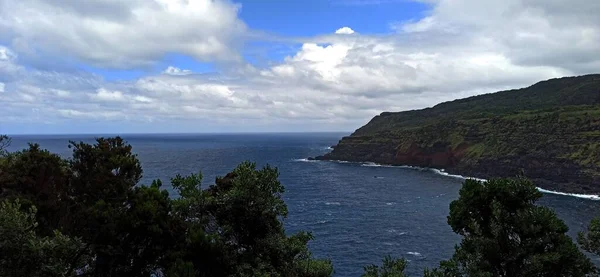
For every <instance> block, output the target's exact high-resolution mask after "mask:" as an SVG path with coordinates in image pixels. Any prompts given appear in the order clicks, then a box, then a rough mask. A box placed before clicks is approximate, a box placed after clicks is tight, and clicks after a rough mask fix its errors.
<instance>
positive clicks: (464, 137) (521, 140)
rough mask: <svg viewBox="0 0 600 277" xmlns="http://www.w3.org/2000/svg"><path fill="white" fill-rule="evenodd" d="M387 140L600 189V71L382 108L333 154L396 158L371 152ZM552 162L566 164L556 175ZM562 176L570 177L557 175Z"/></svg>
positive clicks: (464, 164)
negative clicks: (418, 105)
mask: <svg viewBox="0 0 600 277" xmlns="http://www.w3.org/2000/svg"><path fill="white" fill-rule="evenodd" d="M361 144H364V145H365V147H362V148H361V147H360V145H361ZM386 144H393V145H394V147H393V148H389V147H388V148H386V149H387V150H385V151H387V152H390V150H389V149H394V150H391V151H397V153H404V152H406V151H409V148H410V149H413V148H414V147H415V145H417V146H418V148H419V149H421V150H422V151H424V152H435V151H460V152H461V154H460V156H461V158H460V162H459V163H458V164H456V165H453V167H454V168H455V169H456V171H458V172H459V173H471V172H472V173H473V174H477V175H481V177H490V176H489V175H508V176H511V175H512V176H514V174H516V172H518V171H519V170H523V169H527V170H529V172H531V175H532V177H534V178H538V179H544V177H543V176H550V177H549V178H552V179H553V180H554V181H556V182H557V183H559V184H558V185H557V184H553V185H549V187H550V188H555V189H562V187H560V183H563V184H564V183H568V182H572V180H575V182H577V183H580V184H579V185H575V186H577V187H578V188H577V189H575V190H576V191H579V192H581V191H590V190H594V191H600V187H598V188H596V186H597V185H596V183H597V182H598V181H600V178H597V177H599V176H600V172H599V171H598V169H599V168H600V75H586V76H579V77H567V78H560V79H551V80H547V81H543V82H539V83H537V84H535V85H533V86H530V87H528V88H523V89H518V90H509V91H502V92H497V93H492V94H486V95H480V96H475V97H470V98H465V99H460V100H455V101H451V102H446V103H442V104H439V105H437V106H435V107H433V108H428V109H423V110H415V111H408V112H398V113H389V112H386V113H382V114H381V115H379V116H376V117H375V118H373V119H372V120H371V121H370V122H369V123H368V124H367V125H365V126H363V127H361V128H360V129H358V130H356V131H355V132H354V133H353V134H352V135H351V137H350V138H345V139H343V140H342V141H341V142H340V145H339V146H338V147H336V150H334V151H333V153H332V154H331V155H330V157H329V158H333V159H335V158H336V157H349V156H351V155H353V153H349V152H352V151H355V152H356V153H357V154H356V155H354V157H352V159H353V160H361V159H363V158H361V157H360V156H361V155H362V156H363V157H364V159H369V160H372V161H379V162H390V158H389V157H390V156H389V155H386V156H385V157H386V158H385V159H384V158H380V159H378V157H383V156H382V155H383V154H375V155H367V156H365V152H366V150H365V148H368V147H371V148H373V149H374V148H375V147H377V146H378V145H379V146H380V145H386ZM411 147H412V148H411ZM356 149H362V150H360V151H359V150H356ZM382 149H383V148H382ZM445 149H447V150H445ZM413 150H414V149H413ZM413 150H410V151H413ZM344 151H345V152H347V153H343V152H344ZM374 151H376V150H374ZM381 151H383V150H381ZM336 152H337V153H336ZM359 152H360V153H359ZM371 154H372V153H371ZM391 154H393V155H395V154H396V153H391ZM546 167H553V168H554V169H556V168H558V169H559V171H560V169H561V168H562V167H564V168H568V170H564V171H560V172H561V173H560V174H555V173H553V172H549V170H554V169H547V168H546ZM554 172H556V170H554ZM561 176H565V179H564V180H557V179H563V178H562V177H561ZM499 177H500V176H499ZM567 177H568V178H570V179H571V181H569V180H567V179H568V178H567ZM581 183H583V184H581ZM569 185H570V186H574V185H573V184H569ZM566 190H569V189H566Z"/></svg>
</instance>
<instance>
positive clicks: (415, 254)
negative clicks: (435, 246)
mask: <svg viewBox="0 0 600 277" xmlns="http://www.w3.org/2000/svg"><path fill="white" fill-rule="evenodd" d="M406 254H408V255H413V256H421V253H419V252H406Z"/></svg>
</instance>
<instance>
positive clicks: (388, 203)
mask: <svg viewBox="0 0 600 277" xmlns="http://www.w3.org/2000/svg"><path fill="white" fill-rule="evenodd" d="M385 204H386V205H388V206H391V205H394V204H396V203H395V202H387V203H385Z"/></svg>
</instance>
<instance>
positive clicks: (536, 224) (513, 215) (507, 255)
mask: <svg viewBox="0 0 600 277" xmlns="http://www.w3.org/2000/svg"><path fill="white" fill-rule="evenodd" d="M541 196H542V194H541V193H540V192H539V191H537V189H536V188H535V186H534V185H533V184H532V183H531V182H530V181H529V180H527V179H524V178H516V179H495V180H490V181H486V182H480V181H476V180H467V181H465V183H464V184H463V187H462V189H461V190H460V196H459V198H458V199H457V200H455V201H453V202H452V203H451V205H450V215H449V216H448V224H449V225H450V226H451V227H452V230H454V232H456V233H457V234H459V235H461V236H462V237H463V239H462V241H461V243H460V244H459V245H457V246H456V249H455V252H454V255H453V256H452V257H451V258H450V259H449V260H447V261H442V262H441V263H440V266H439V268H434V269H431V270H425V272H424V276H426V277H462V276H468V277H484V276H485V277H487V276H489V277H496V276H548V277H553V276H556V277H562V276H570V277H576V276H593V274H595V273H596V272H597V271H596V268H595V266H594V265H593V264H592V263H591V261H590V260H589V259H588V258H587V257H586V256H585V255H584V254H583V253H581V252H580V251H579V249H578V248H577V246H576V245H575V244H574V243H573V241H572V240H571V238H570V237H569V236H567V234H566V232H567V231H568V228H567V226H566V225H565V224H564V222H563V221H562V220H560V219H559V218H558V217H557V216H556V214H555V213H554V212H553V211H552V210H550V209H548V208H546V207H540V206H536V205H535V202H536V201H537V200H538V199H539V198H540V197H541ZM598 222H600V221H598V220H595V221H593V222H592V225H591V226H590V233H589V234H588V238H585V239H584V238H583V236H584V235H583V234H581V235H580V236H581V237H582V240H585V241H586V244H584V248H586V249H591V250H594V251H596V252H595V253H598V252H597V251H598V249H599V248H598V245H600V244H599V242H600V240H599V239H598V238H599V237H600V236H598ZM405 267H406V261H405V260H403V259H398V260H394V259H391V258H385V259H384V261H383V266H382V267H381V268H379V267H377V266H375V265H372V266H369V267H366V268H365V274H364V275H363V276H365V277H383V276H390V277H392V276H394V277H404V276H405V275H404V269H405Z"/></svg>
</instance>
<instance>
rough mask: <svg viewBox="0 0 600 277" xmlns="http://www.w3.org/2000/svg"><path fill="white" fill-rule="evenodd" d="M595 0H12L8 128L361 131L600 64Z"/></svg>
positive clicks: (1, 81) (3, 102)
mask: <svg viewBox="0 0 600 277" xmlns="http://www.w3.org/2000/svg"><path fill="white" fill-rule="evenodd" d="M598 14H600V1H597V0H570V1H563V0H486V1H481V0H414V1H413V0H302V1H301V0H243V1H234V0H232V1H229V0H223V1H217V0H129V1H121V0H61V1H54V0H0V133H4V134H83V133H86V134H87V133H91V134H104V133H111V134H113V133H205V132H209V133H215V132H322V131H344V132H350V131H353V130H354V129H356V128H358V127H360V126H362V125H364V124H365V123H367V122H368V121H369V120H370V119H371V118H372V117H373V116H375V115H378V114H380V113H381V112H383V111H404V110H411V109H420V108H425V107H431V106H433V105H435V104H438V103H440V102H443V101H448V100H453V99H457V98H464V97H468V96H472V95H477V94H482V93H491V92H495V91H499V90H504V89H511V88H519V87H525V86H529V85H531V84H534V83H536V82H538V81H541V80H545V79H550V78H555V77H562V76H572V75H582V74H589V73H598V72H599V71H600V55H598V53H600V17H599V16H598Z"/></svg>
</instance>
